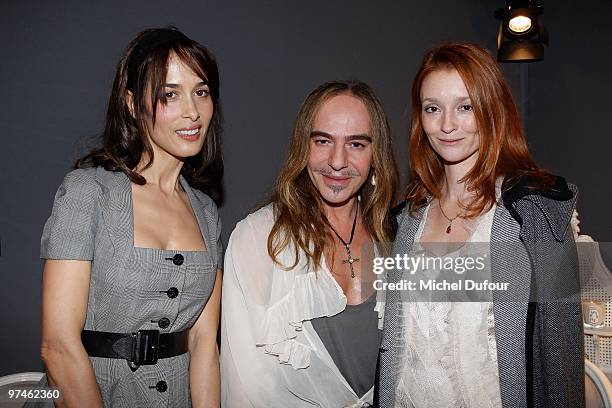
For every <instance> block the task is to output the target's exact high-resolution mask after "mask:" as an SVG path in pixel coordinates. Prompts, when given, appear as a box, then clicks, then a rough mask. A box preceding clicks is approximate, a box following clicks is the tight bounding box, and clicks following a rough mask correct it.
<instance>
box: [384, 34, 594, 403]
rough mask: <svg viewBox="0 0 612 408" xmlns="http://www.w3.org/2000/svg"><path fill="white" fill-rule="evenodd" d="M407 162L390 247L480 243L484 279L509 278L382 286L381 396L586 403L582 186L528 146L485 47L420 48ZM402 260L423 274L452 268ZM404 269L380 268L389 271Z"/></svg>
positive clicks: (432, 248) (444, 251) (436, 249)
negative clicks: (480, 285) (472, 289)
mask: <svg viewBox="0 0 612 408" xmlns="http://www.w3.org/2000/svg"><path fill="white" fill-rule="evenodd" d="M410 166H411V181H410V184H409V186H408V189H407V191H408V193H407V197H406V203H407V205H406V206H405V207H404V209H403V211H402V212H401V214H400V215H399V218H398V224H399V226H398V233H397V237H396V241H395V244H394V253H395V254H399V255H402V254H408V255H411V256H420V255H418V254H429V255H434V256H438V258H439V257H440V256H441V255H443V256H445V257H458V256H465V255H466V254H467V255H470V254H471V253H472V252H471V251H472V250H473V249H474V248H476V247H477V245H478V244H477V243H485V244H486V245H484V246H481V247H480V248H481V249H479V250H478V251H480V250H482V252H476V253H479V254H480V253H482V254H484V256H485V257H484V258H483V259H486V258H490V261H489V263H487V265H489V266H490V269H489V270H490V278H489V279H491V280H489V282H491V281H492V282H493V283H495V284H500V283H505V284H507V285H505V286H504V285H501V286H498V285H488V286H486V288H487V289H484V290H482V291H481V292H480V294H479V296H480V297H478V298H477V299H479V300H480V301H476V302H455V301H452V299H456V298H454V297H453V295H452V294H450V292H448V293H446V294H445V295H444V296H442V297H440V294H435V293H433V292H428V293H424V292H422V293H420V294H419V295H422V296H426V298H422V297H421V298H419V300H421V301H414V300H415V299H416V298H417V297H416V296H417V295H416V294H414V293H408V292H403V293H400V292H398V291H389V292H387V294H386V300H387V302H386V308H385V324H384V332H383V339H382V344H381V350H380V361H379V375H380V377H379V378H380V381H379V384H378V393H377V394H378V395H377V402H378V404H379V405H380V406H381V407H417V408H420V407H499V406H503V407H504V408H508V407H580V406H583V404H584V359H583V349H582V341H583V340H582V339H583V337H582V321H581V314H580V303H579V290H580V285H579V278H578V268H577V259H576V251H575V243H574V240H573V236H572V232H571V230H570V229H569V228H568V226H569V225H570V221H571V218H572V210H573V209H574V207H575V204H576V194H577V189H576V187H575V186H573V185H571V184H567V183H566V181H565V180H564V179H563V178H561V177H555V176H553V175H551V174H549V173H547V172H545V171H544V170H542V169H541V168H539V167H538V166H537V164H536V163H535V162H534V160H533V159H532V157H531V155H530V154H529V151H528V149H527V144H526V142H525V137H524V135H523V131H522V129H521V125H520V121H519V116H518V112H517V109H516V106H515V104H514V101H513V99H512V95H511V92H510V89H509V87H508V85H507V83H506V81H505V79H504V77H503V74H502V72H501V70H500V68H499V66H498V65H497V63H496V62H495V61H494V60H493V58H492V57H491V56H490V54H489V53H488V52H487V51H486V50H485V49H484V48H482V47H480V46H477V45H474V44H469V43H448V44H443V45H441V46H439V47H436V48H434V49H432V50H430V51H429V52H428V53H427V54H426V56H425V58H424V61H423V63H422V65H421V67H420V69H419V71H418V73H417V76H416V78H415V81H414V84H413V88H412V128H411V134H410ZM469 244H472V246H469ZM468 247H469V248H468ZM410 273H411V274H412V275H413V278H412V279H414V278H416V279H417V282H418V279H419V278H421V279H422V278H424V277H425V278H431V277H433V278H435V279H437V280H438V281H442V280H443V279H447V277H448V276H449V275H443V274H444V273H447V274H450V275H451V277H452V275H453V273H460V271H456V272H453V271H450V272H445V271H443V270H441V268H438V269H436V268H435V267H434V268H433V269H432V270H425V268H421V269H419V270H418V271H417V272H416V273H415V272H414V271H410ZM405 277H406V275H404V274H403V271H401V270H397V271H395V272H393V273H389V275H388V279H389V282H390V283H392V282H395V281H399V280H401V279H402V278H405ZM464 283H467V282H464ZM504 287H506V288H507V289H506V290H504V289H503V288H504ZM465 289H468V287H467V286H466V287H465ZM468 290H469V289H468ZM464 294H467V295H470V294H469V293H467V292H465V293H464ZM441 298H442V299H447V300H445V301H435V300H436V299H441ZM428 299H429V300H428ZM432 299H433V301H432ZM448 299H450V300H448ZM423 300H424V301H423Z"/></svg>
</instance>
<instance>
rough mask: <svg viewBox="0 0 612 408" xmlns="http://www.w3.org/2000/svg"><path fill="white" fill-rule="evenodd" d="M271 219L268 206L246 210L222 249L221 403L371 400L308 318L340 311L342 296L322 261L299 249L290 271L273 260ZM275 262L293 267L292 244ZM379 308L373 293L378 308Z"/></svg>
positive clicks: (283, 406)
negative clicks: (318, 264) (313, 263)
mask: <svg viewBox="0 0 612 408" xmlns="http://www.w3.org/2000/svg"><path fill="white" fill-rule="evenodd" d="M273 224H274V214H273V210H272V206H271V205H269V206H266V207H264V208H262V209H260V210H259V211H256V212H255V213H253V214H251V215H249V216H248V217H246V218H245V219H244V220H242V221H240V222H239V223H238V224H237V225H236V228H235V230H234V231H233V232H232V235H231V237H230V240H229V244H228V248H227V251H226V253H225V270H224V274H223V275H224V276H223V294H222V314H221V400H222V406H223V407H231V408H234V407H237V408H249V407H265V408H274V407H279V408H292V407H305V406H319V407H329V408H341V407H362V406H368V404H369V403H371V402H372V399H373V389H370V390H369V391H368V392H367V393H366V394H365V395H363V396H361V395H360V396H358V395H356V394H355V392H354V391H353V390H352V389H351V387H350V385H349V384H348V382H347V381H346V380H345V379H344V377H343V376H342V374H341V373H340V371H339V369H338V368H337V367H336V365H335V364H334V362H333V359H332V357H331V356H330V354H329V353H328V352H327V350H326V348H325V346H324V345H323V343H322V341H321V339H320V338H319V336H318V335H317V332H316V331H315V330H314V328H313V326H312V324H311V323H310V320H311V319H313V318H316V317H323V316H333V315H335V314H338V313H340V312H342V311H343V310H344V309H345V307H346V296H345V295H344V293H343V291H342V289H341V288H340V286H339V285H338V283H337V282H336V280H335V279H334V278H333V277H332V275H331V273H330V272H329V270H328V268H327V267H326V266H325V262H323V264H324V266H323V268H322V269H320V270H319V271H317V272H315V271H314V270H313V269H312V268H307V267H306V259H305V256H304V255H302V256H301V257H300V262H299V263H298V265H297V266H296V267H294V268H292V269H290V270H285V269H283V268H281V267H280V266H279V265H276V264H274V263H273V262H272V259H271V258H270V256H269V255H268V251H267V240H268V235H269V234H270V230H271V228H272V226H273ZM280 261H281V262H282V263H283V264H285V265H292V264H293V250H292V249H286V250H285V251H284V252H283V253H282V254H281V255H280ZM383 308H384V307H383V305H382V303H381V302H380V301H379V300H378V299H377V305H376V308H375V310H377V311H379V310H382V309H383ZM379 319H382V315H381V312H379Z"/></svg>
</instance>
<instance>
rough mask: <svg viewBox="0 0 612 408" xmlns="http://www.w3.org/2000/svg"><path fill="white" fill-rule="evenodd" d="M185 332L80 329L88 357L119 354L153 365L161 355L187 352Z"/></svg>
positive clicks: (127, 358)
mask: <svg viewBox="0 0 612 408" xmlns="http://www.w3.org/2000/svg"><path fill="white" fill-rule="evenodd" d="M187 332H188V331H187V330H183V331H181V332H176V333H160V332H159V330H138V331H137V332H136V333H108V332H101V331H91V330H83V331H82V332H81V341H82V342H83V346H84V347H85V350H86V351H87V354H89V355H90V356H91V357H106V358H122V359H125V360H127V361H129V362H131V363H133V364H134V365H136V366H140V365H152V364H156V363H157V360H158V359H160V358H168V357H175V356H178V355H181V354H183V353H186V352H187Z"/></svg>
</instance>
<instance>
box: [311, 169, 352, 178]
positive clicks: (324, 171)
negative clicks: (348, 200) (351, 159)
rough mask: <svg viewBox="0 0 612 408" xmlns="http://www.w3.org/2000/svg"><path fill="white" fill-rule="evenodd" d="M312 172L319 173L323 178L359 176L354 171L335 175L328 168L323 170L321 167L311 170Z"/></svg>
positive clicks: (344, 171) (345, 171)
mask: <svg viewBox="0 0 612 408" xmlns="http://www.w3.org/2000/svg"><path fill="white" fill-rule="evenodd" d="M312 171H313V172H315V173H319V174H321V175H323V176H343V177H359V176H360V175H361V174H359V173H358V172H356V171H354V170H343V171H341V172H339V173H335V172H334V171H332V170H330V169H328V168H323V167H319V168H314V169H312Z"/></svg>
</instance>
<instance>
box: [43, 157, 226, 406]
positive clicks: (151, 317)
mask: <svg viewBox="0 0 612 408" xmlns="http://www.w3.org/2000/svg"><path fill="white" fill-rule="evenodd" d="M180 183H181V185H182V187H183V189H184V190H185V191H186V192H187V195H188V197H189V201H190V203H191V206H192V209H193V212H194V214H195V215H196V218H197V221H198V225H199V227H200V231H201V233H202V237H203V239H204V242H205V244H206V248H207V251H175V250H161V249H151V248H136V247H134V235H133V231H134V228H133V211H132V193H131V191H132V190H131V185H130V181H129V179H128V178H127V176H125V175H124V174H123V173H119V172H109V171H106V170H104V169H102V168H99V167H98V168H89V169H79V170H74V171H72V172H70V173H68V175H67V176H66V178H65V179H64V182H63V183H62V185H61V187H60V188H59V190H58V192H57V194H56V196H55V203H54V205H53V211H52V214H51V217H50V218H49V220H48V221H47V223H46V225H45V228H44V232H43V236H42V240H41V257H42V258H45V259H76V260H90V261H92V272H91V283H90V288H89V300H88V305H87V318H86V321H85V327H84V329H87V330H97V331H105V332H116V333H131V332H136V331H138V330H141V329H144V330H153V329H157V330H159V331H160V332H161V333H169V332H179V331H182V330H185V329H188V328H190V327H191V326H192V325H193V324H194V323H195V321H196V319H197V317H198V316H199V314H200V313H201V311H202V310H203V308H204V306H205V304H206V302H207V301H208V298H209V297H210V294H211V292H212V289H213V286H214V283H215V274H216V270H217V268H221V267H222V259H223V258H222V247H221V242H220V238H219V237H220V232H221V231H220V221H219V216H218V213H217V208H216V206H215V204H214V203H213V201H212V200H211V199H210V198H209V197H208V196H207V195H205V194H204V193H202V192H200V191H198V190H195V189H192V188H191V187H189V185H188V184H187V182H186V181H185V179H184V178H182V177H181V179H180ZM160 222H163V220H160ZM169 289H170V290H169ZM177 291H178V293H177ZM67 295H69V294H67ZM90 359H91V362H92V366H93V369H94V372H95V375H96V380H97V382H98V385H99V387H100V391H101V394H102V398H103V400H104V405H105V406H106V407H147V408H150V407H189V406H190V405H191V401H190V395H189V353H185V354H183V355H180V356H177V357H172V358H167V359H160V360H158V363H157V364H155V365H143V366H140V367H139V368H138V369H137V370H136V371H134V372H133V371H132V370H131V369H130V368H129V366H128V364H127V361H125V360H120V359H110V358H99V357H91V358H90Z"/></svg>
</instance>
